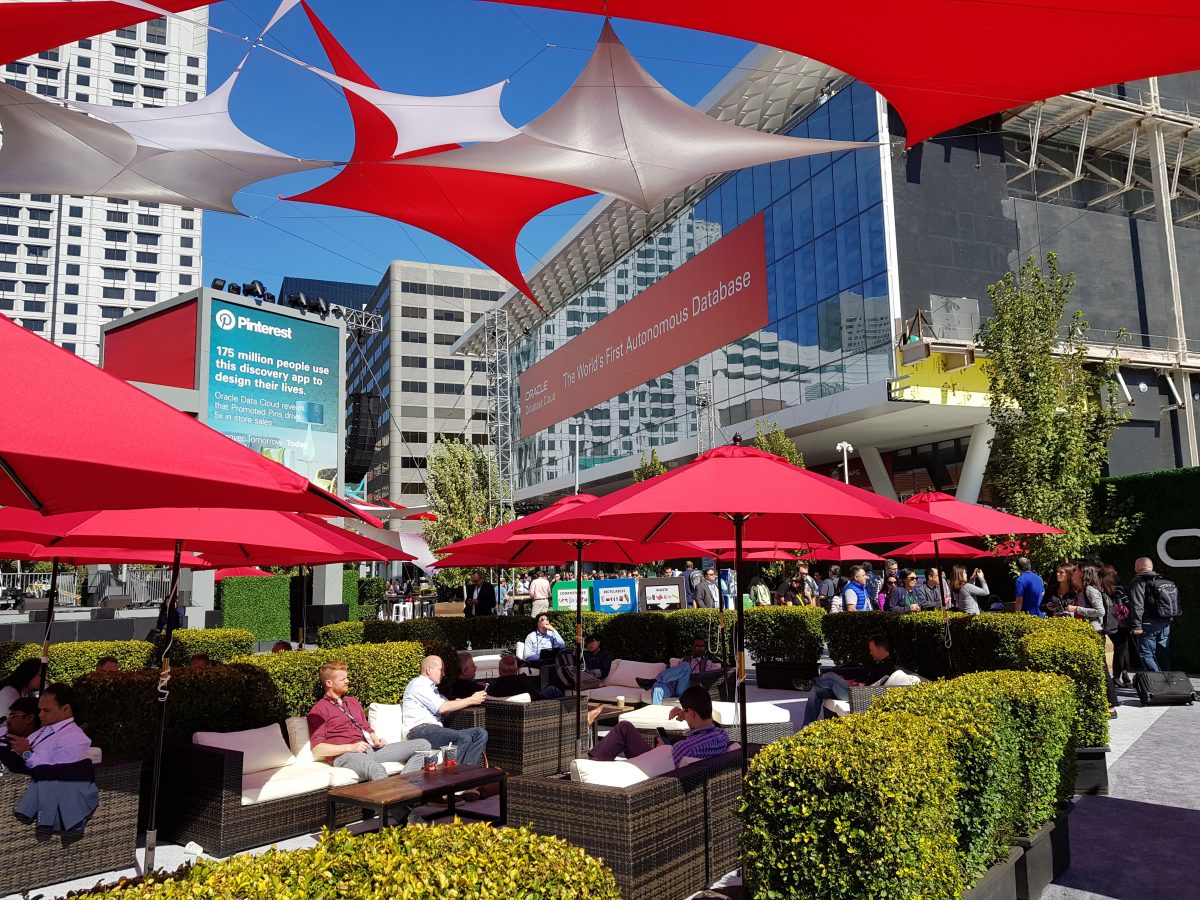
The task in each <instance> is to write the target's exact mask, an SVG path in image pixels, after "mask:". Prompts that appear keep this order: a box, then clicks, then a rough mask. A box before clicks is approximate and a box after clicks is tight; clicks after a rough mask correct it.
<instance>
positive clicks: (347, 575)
mask: <svg viewBox="0 0 1200 900" xmlns="http://www.w3.org/2000/svg"><path fill="white" fill-rule="evenodd" d="M342 603H344V604H346V606H347V607H349V609H348V612H349V616H350V621H351V622H357V621H358V620H359V619H361V618H362V617H363V616H362V610H361V609H360V608H359V605H358V569H357V568H353V569H343V570H342Z"/></svg>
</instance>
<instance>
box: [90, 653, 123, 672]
mask: <svg viewBox="0 0 1200 900" xmlns="http://www.w3.org/2000/svg"><path fill="white" fill-rule="evenodd" d="M96 671H97V672H120V671H121V664H120V663H119V662H118V661H117V658H116V657H115V656H102V657H100V658H99V659H98V660H96Z"/></svg>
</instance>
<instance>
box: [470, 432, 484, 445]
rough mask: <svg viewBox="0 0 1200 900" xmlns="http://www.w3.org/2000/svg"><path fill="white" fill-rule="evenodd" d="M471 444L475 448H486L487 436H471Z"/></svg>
mask: <svg viewBox="0 0 1200 900" xmlns="http://www.w3.org/2000/svg"><path fill="white" fill-rule="evenodd" d="M471 443H472V444H474V445H475V446H477V447H486V446H487V445H488V436H487V435H486V434H473V435H471Z"/></svg>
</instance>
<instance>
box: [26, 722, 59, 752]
mask: <svg viewBox="0 0 1200 900" xmlns="http://www.w3.org/2000/svg"><path fill="white" fill-rule="evenodd" d="M47 727H49V726H47ZM56 734H58V729H57V728H50V730H49V731H47V732H46V733H45V734H43V735H39V736H38V739H37V740H36V741H30V742H29V749H30V750H32V749H33V748H34V747H36V746H38V745H39V744H40V743H42V741H44V740H46V738H50V737H54V735H56Z"/></svg>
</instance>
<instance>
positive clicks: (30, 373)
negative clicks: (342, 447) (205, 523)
mask: <svg viewBox="0 0 1200 900" xmlns="http://www.w3.org/2000/svg"><path fill="white" fill-rule="evenodd" d="M0 359H3V360H4V371H5V378H6V379H7V381H6V385H5V388H6V389H5V391H4V394H3V397H4V398H5V399H4V400H3V406H0V414H3V416H4V418H5V419H6V420H7V421H9V422H10V423H12V425H11V427H6V428H4V429H0V506H19V507H24V508H26V509H36V510H39V511H40V512H43V513H46V514H57V513H66V512H74V511H79V510H98V509H106V510H117V509H130V508H134V507H138V506H145V504H146V498H147V497H153V498H154V502H155V503H158V504H160V505H161V506H178V507H189V506H193V507H194V506H198V505H203V506H220V507H234V508H247V507H252V508H255V509H261V510H275V509H278V510H286V511H290V512H311V513H326V514H329V515H335V516H345V515H350V516H354V517H356V518H361V519H363V520H365V521H369V522H370V523H371V524H372V525H378V524H379V521H378V520H377V519H375V518H374V517H372V516H369V515H367V514H366V513H363V512H361V511H359V510H357V509H355V508H354V506H353V505H351V504H349V503H346V502H345V501H343V500H341V499H340V498H338V497H336V496H334V495H333V494H330V493H328V492H327V491H324V490H322V489H321V488H319V487H317V486H316V485H314V484H312V483H311V482H309V481H308V479H306V478H304V477H303V476H301V475H299V474H298V473H296V472H293V471H292V470H291V469H288V468H286V467H284V466H282V465H280V464H279V463H277V462H273V461H272V460H269V459H267V458H266V457H265V456H262V455H261V454H258V453H255V452H254V451H252V450H249V449H247V448H246V447H243V446H242V445H241V444H239V443H237V442H236V441H233V440H231V439H230V438H227V437H225V436H224V435H222V434H219V433H218V432H216V431H214V430H213V429H211V428H209V427H208V426H206V425H202V424H200V423H199V422H197V421H196V420H195V419H193V418H192V417H191V416H188V415H185V414H184V413H181V412H179V411H178V410H176V409H173V408H172V407H170V406H168V405H167V404H165V403H163V402H162V401H161V400H156V399H155V398H154V397H151V396H150V395H149V394H147V393H146V392H145V391H141V390H139V389H138V388H135V387H133V386H131V385H129V384H127V383H125V382H124V381H121V380H120V379H119V378H114V377H113V376H112V375H110V374H108V373H107V372H105V371H103V370H102V369H98V368H96V367H95V366H94V365H92V364H91V363H89V362H86V361H84V360H82V359H80V358H79V357H77V356H75V354H73V353H68V352H66V351H65V350H63V349H62V348H60V347H56V346H55V345H54V344H51V343H50V342H49V341H47V340H45V339H43V338H40V337H38V336H37V335H35V334H33V333H32V332H30V331H27V330H26V329H24V328H22V327H21V326H19V325H17V324H16V323H15V322H13V321H12V320H11V319H8V318H6V317H4V316H0ZM32 409H42V410H54V411H55V413H56V415H54V416H31V415H29V411H30V410H32ZM63 418H65V419H68V420H70V421H71V422H72V423H73V425H74V426H75V427H74V428H72V432H71V436H70V439H65V438H64V437H63V434H62V429H61V427H60V426H59V424H58V423H59V422H60V421H61V420H62V419H63ZM164 521H165V520H164Z"/></svg>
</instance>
